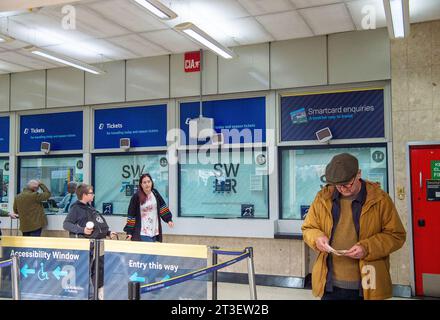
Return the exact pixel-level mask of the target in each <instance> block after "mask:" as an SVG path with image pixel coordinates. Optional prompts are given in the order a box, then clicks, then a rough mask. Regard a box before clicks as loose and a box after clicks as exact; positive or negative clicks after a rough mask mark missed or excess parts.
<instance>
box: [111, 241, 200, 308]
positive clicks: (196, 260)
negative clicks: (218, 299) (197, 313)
mask: <svg viewBox="0 0 440 320" xmlns="http://www.w3.org/2000/svg"><path fill="white" fill-rule="evenodd" d="M121 243H122V245H121ZM104 248H105V255H104V259H105V260H104V261H105V262H104V299H105V300H127V299H128V283H129V282H130V281H134V282H140V283H141V285H142V284H148V283H155V282H160V281H164V280H168V279H171V278H174V277H177V276H181V275H184V274H186V273H189V272H193V271H196V270H199V269H203V268H206V266H207V247H206V246H199V245H182V244H163V243H142V242H139V243H135V242H132V243H130V246H127V245H126V243H125V245H124V242H121V241H119V242H118V241H112V240H106V241H105V244H104ZM206 279H207V277H206V276H203V277H200V278H197V279H192V280H188V281H186V282H182V283H179V284H178V285H175V286H171V287H165V288H163V289H160V290H156V291H152V292H149V293H144V294H142V295H141V299H142V300H182V299H185V300H206V299H207V281H206Z"/></svg>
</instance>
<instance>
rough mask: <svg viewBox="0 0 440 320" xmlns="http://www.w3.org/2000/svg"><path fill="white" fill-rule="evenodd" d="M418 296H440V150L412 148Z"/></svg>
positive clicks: (415, 261) (427, 147)
mask: <svg viewBox="0 0 440 320" xmlns="http://www.w3.org/2000/svg"><path fill="white" fill-rule="evenodd" d="M410 168H411V169H410V170H411V191H412V194H411V197H412V202H411V203H412V225H413V242H414V248H413V250H414V269H415V270H414V273H415V285H416V295H420V296H440V146H412V147H410Z"/></svg>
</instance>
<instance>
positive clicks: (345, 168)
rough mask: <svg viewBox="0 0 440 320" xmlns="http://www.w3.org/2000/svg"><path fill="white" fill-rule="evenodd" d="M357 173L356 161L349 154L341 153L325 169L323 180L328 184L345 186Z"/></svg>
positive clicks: (357, 164)
mask: <svg viewBox="0 0 440 320" xmlns="http://www.w3.org/2000/svg"><path fill="white" fill-rule="evenodd" d="M358 171H359V161H358V159H357V158H356V157H354V156H352V155H351V154H349V153H341V154H338V155H336V156H334V157H333V158H332V160H331V161H330V162H329V164H328V165H327V167H325V180H326V181H327V183H330V184H347V183H349V182H350V181H351V180H352V179H353V178H354V177H355V176H356V174H357V173H358Z"/></svg>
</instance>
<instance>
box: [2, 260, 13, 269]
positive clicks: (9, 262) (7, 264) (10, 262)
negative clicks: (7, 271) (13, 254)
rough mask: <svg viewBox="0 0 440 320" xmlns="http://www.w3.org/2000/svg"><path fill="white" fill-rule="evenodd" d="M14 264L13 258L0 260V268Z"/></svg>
mask: <svg viewBox="0 0 440 320" xmlns="http://www.w3.org/2000/svg"><path fill="white" fill-rule="evenodd" d="M10 265H12V259H9V260H4V261H0V269H1V268H4V267H9V266H10Z"/></svg>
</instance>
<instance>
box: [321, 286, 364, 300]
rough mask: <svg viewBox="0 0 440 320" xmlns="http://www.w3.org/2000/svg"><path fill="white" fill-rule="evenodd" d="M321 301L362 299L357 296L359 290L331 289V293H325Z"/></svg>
mask: <svg viewBox="0 0 440 320" xmlns="http://www.w3.org/2000/svg"><path fill="white" fill-rule="evenodd" d="M321 300H364V298H363V297H361V296H360V295H359V290H350V289H342V288H338V287H333V292H325V293H324V295H323V296H322V298H321Z"/></svg>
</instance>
